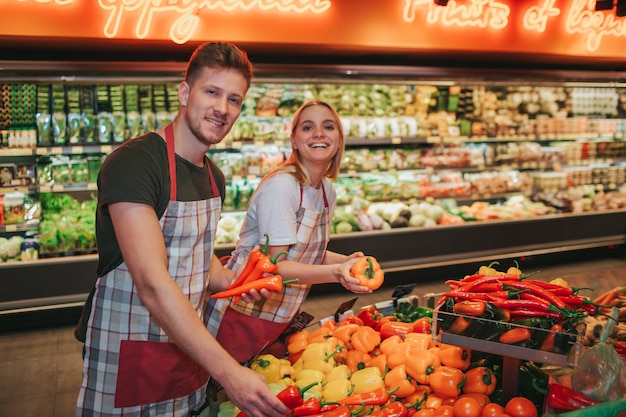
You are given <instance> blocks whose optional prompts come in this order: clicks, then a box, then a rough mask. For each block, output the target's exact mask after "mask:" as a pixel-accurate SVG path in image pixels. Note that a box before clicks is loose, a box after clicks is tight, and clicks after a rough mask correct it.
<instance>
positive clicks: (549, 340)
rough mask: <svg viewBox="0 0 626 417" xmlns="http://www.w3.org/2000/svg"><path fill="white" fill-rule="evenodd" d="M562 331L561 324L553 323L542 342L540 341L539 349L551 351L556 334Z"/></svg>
mask: <svg viewBox="0 0 626 417" xmlns="http://www.w3.org/2000/svg"><path fill="white" fill-rule="evenodd" d="M562 331H563V326H561V325H560V324H558V323H556V324H553V325H552V327H550V332H549V333H548V334H547V335H546V337H545V338H544V339H543V342H541V347H539V350H543V351H544V352H553V351H554V341H555V339H556V334H557V333H558V332H562Z"/></svg>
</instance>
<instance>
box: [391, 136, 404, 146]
mask: <svg viewBox="0 0 626 417" xmlns="http://www.w3.org/2000/svg"><path fill="white" fill-rule="evenodd" d="M401 143H402V138H399V137H393V138H391V144H392V145H400V144H401Z"/></svg>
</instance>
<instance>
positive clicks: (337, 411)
mask: <svg viewBox="0 0 626 417" xmlns="http://www.w3.org/2000/svg"><path fill="white" fill-rule="evenodd" d="M238 417H239V416H238ZM308 417H352V413H351V411H350V409H349V408H348V407H346V406H343V405H342V406H339V407H336V408H334V409H332V410H330V411H322V412H321V413H318V414H311V415H310V416H308Z"/></svg>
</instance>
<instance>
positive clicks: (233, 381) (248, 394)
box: [219, 366, 290, 417]
mask: <svg viewBox="0 0 626 417" xmlns="http://www.w3.org/2000/svg"><path fill="white" fill-rule="evenodd" d="M219 382H220V383H221V385H222V387H224V391H225V393H226V395H227V396H228V398H230V399H231V400H232V402H233V403H234V404H235V405H236V406H237V407H239V409H240V410H241V411H243V412H244V413H245V414H246V416H248V417H284V416H285V415H287V414H288V413H289V411H290V410H289V409H288V408H287V407H286V406H285V404H283V403H282V402H281V401H280V400H279V399H278V398H277V397H276V395H274V394H273V393H272V392H271V391H270V389H269V387H268V385H267V381H266V380H265V378H264V377H263V375H261V374H259V373H257V372H255V371H253V370H252V369H250V368H246V367H243V366H242V367H241V368H240V369H237V370H235V371H234V372H232V373H230V374H229V375H228V377H227V378H223V379H222V380H221V381H219Z"/></svg>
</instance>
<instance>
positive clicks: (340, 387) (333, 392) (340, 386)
mask: <svg viewBox="0 0 626 417" xmlns="http://www.w3.org/2000/svg"><path fill="white" fill-rule="evenodd" d="M351 391H352V383H351V382H350V381H349V380H348V379H346V378H344V379H334V380H332V381H329V382H326V384H324V387H323V388H322V399H323V400H324V401H338V400H342V399H344V398H346V397H347V396H348V395H350V392H351Z"/></svg>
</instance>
